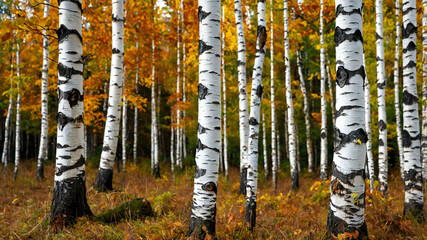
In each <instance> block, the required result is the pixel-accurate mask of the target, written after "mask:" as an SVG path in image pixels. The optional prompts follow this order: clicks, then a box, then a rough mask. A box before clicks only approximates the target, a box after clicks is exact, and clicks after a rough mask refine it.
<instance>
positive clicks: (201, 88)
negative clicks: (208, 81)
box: [198, 83, 208, 100]
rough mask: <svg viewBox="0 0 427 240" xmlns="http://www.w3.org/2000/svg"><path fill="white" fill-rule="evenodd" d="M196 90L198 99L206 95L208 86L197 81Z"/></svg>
mask: <svg viewBox="0 0 427 240" xmlns="http://www.w3.org/2000/svg"><path fill="white" fill-rule="evenodd" d="M198 91H199V100H202V99H205V98H206V95H208V88H207V87H205V85H203V84H201V83H199V85H198Z"/></svg>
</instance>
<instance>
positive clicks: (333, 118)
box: [326, 55, 336, 127]
mask: <svg viewBox="0 0 427 240" xmlns="http://www.w3.org/2000/svg"><path fill="white" fill-rule="evenodd" d="M326 61H327V62H328V64H327V65H326V76H327V77H328V88H329V98H330V100H331V110H332V126H334V127H335V119H336V113H335V111H336V110H335V101H334V99H335V97H334V89H333V86H332V81H331V78H332V76H331V69H330V66H331V63H330V61H329V58H328V56H327V55H326Z"/></svg>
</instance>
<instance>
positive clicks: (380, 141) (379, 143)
mask: <svg viewBox="0 0 427 240" xmlns="http://www.w3.org/2000/svg"><path fill="white" fill-rule="evenodd" d="M378 145H379V146H381V147H382V146H384V141H383V140H382V139H380V140H378Z"/></svg>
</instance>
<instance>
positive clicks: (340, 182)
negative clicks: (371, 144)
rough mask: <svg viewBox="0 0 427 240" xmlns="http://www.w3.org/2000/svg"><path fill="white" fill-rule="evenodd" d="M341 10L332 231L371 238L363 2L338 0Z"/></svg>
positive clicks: (329, 225) (338, 19) (337, 34)
mask: <svg viewBox="0 0 427 240" xmlns="http://www.w3.org/2000/svg"><path fill="white" fill-rule="evenodd" d="M335 10H336V28H335V48H336V56H337V59H336V62H337V66H336V69H337V77H336V79H337V80H336V84H337V87H336V100H337V101H336V110H337V118H336V126H335V139H336V147H335V151H334V164H333V166H332V177H331V199H330V204H329V213H328V222H327V230H328V232H330V233H332V234H334V235H335V236H337V235H338V234H340V233H345V232H348V233H356V231H357V233H358V239H365V238H366V239H367V238H368V231H367V228H366V223H365V180H364V172H365V157H366V145H365V144H366V141H367V136H366V132H365V119H364V116H365V103H364V86H363V81H364V78H365V68H364V65H363V36H362V25H363V21H362V0H354V1H348V0H337V1H335Z"/></svg>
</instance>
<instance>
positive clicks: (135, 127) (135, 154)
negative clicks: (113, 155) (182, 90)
mask: <svg viewBox="0 0 427 240" xmlns="http://www.w3.org/2000/svg"><path fill="white" fill-rule="evenodd" d="M136 50H137V51H138V42H136ZM136 63H137V65H136V71H135V95H137V96H138V85H139V76H138V75H139V58H138V57H136ZM133 117H134V119H133V161H134V164H136V158H137V157H138V152H137V151H138V149H137V147H138V106H136V105H135V106H134V116H133Z"/></svg>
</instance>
